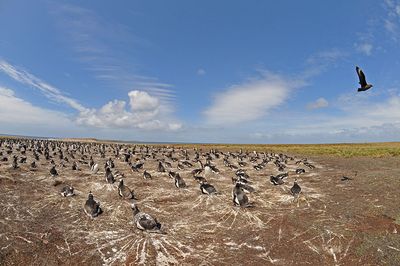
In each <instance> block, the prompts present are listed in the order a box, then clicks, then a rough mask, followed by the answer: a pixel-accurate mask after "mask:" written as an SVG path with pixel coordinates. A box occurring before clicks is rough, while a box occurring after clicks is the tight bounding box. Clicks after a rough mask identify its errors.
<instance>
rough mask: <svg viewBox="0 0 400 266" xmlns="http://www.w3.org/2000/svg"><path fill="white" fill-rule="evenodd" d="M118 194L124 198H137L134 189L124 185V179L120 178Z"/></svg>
mask: <svg viewBox="0 0 400 266" xmlns="http://www.w3.org/2000/svg"><path fill="white" fill-rule="evenodd" d="M118 195H119V196H120V197H121V198H124V199H133V198H135V196H134V194H133V191H132V190H130V189H129V187H127V186H125V185H124V180H123V179H120V180H119V184H118Z"/></svg>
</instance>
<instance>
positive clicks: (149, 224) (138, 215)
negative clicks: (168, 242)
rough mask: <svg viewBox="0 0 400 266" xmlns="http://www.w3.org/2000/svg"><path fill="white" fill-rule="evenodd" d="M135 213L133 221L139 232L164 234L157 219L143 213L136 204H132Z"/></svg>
mask: <svg viewBox="0 0 400 266" xmlns="http://www.w3.org/2000/svg"><path fill="white" fill-rule="evenodd" d="M131 208H132V211H133V219H134V222H135V225H136V227H137V228H138V229H139V230H142V231H147V232H153V233H163V231H161V224H160V223H159V222H158V221H157V219H155V218H153V217H152V216H151V215H149V214H147V213H144V212H141V211H140V210H139V208H138V207H137V206H136V204H135V203H132V204H131Z"/></svg>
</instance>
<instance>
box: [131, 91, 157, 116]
mask: <svg viewBox="0 0 400 266" xmlns="http://www.w3.org/2000/svg"><path fill="white" fill-rule="evenodd" d="M128 95H129V98H130V105H131V109H132V111H139V112H140V111H152V110H157V109H158V107H159V106H160V101H159V100H158V99H157V98H156V97H152V96H150V95H149V94H148V93H147V92H145V91H137V90H135V91H131V92H129V93H128Z"/></svg>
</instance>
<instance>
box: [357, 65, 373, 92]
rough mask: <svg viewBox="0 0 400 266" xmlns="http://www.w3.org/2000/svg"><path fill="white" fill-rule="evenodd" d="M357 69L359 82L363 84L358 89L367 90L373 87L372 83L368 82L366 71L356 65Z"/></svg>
mask: <svg viewBox="0 0 400 266" xmlns="http://www.w3.org/2000/svg"><path fill="white" fill-rule="evenodd" d="M356 71H357V75H358V78H359V80H360V82H359V83H360V85H361V88H358V91H366V90H369V89H370V88H372V85H371V84H368V83H367V80H366V79H365V75H364V72H363V71H362V70H361V68H359V67H358V66H356Z"/></svg>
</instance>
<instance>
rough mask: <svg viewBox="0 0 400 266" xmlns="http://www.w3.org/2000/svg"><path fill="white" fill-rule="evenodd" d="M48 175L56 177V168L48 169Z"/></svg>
mask: <svg viewBox="0 0 400 266" xmlns="http://www.w3.org/2000/svg"><path fill="white" fill-rule="evenodd" d="M50 174H51V176H53V177H54V176H57V175H58V172H57V170H56V166H55V165H53V167H51V169H50Z"/></svg>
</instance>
